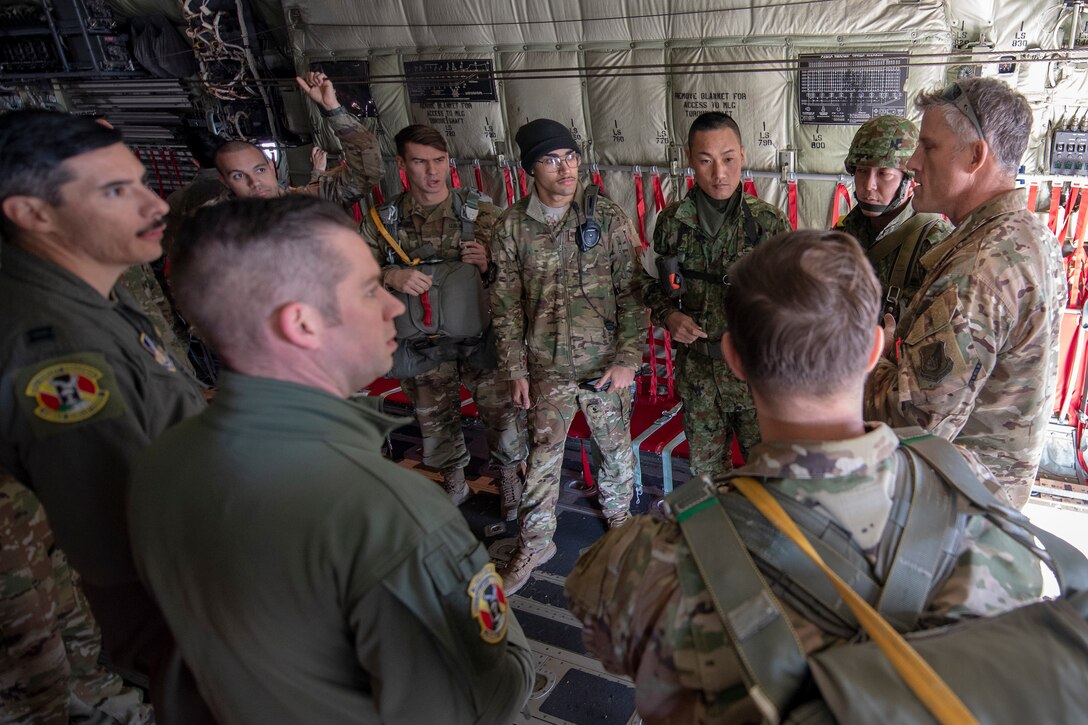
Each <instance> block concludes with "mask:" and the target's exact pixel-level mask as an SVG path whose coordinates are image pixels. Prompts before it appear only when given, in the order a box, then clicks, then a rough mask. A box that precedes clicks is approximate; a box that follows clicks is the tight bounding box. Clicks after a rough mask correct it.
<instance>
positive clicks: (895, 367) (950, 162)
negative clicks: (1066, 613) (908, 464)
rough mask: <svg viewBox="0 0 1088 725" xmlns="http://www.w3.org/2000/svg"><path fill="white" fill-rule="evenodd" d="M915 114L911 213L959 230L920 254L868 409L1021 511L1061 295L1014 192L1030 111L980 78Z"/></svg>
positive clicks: (1044, 243)
mask: <svg viewBox="0 0 1088 725" xmlns="http://www.w3.org/2000/svg"><path fill="white" fill-rule="evenodd" d="M916 105H917V106H918V107H919V108H921V109H922V110H923V111H924V114H925V115H924V116H923V118H922V132H921V136H920V140H919V146H918V149H917V150H916V151H915V153H914V156H913V157H912V158H911V160H910V164H909V168H910V169H911V170H912V171H914V172H915V180H916V182H917V184H918V186H917V188H916V190H915V195H914V206H915V208H916V209H918V210H919V211H931V212H943V213H944V214H945V215H947V216H948V217H949V218H950V219H951V220H952V223H953V224H955V225H956V230H955V232H953V233H952V234H951V235H950V236H949V237H948V238H947V239H945V240H944V241H943V242H941V243H940V244H939V245H937V246H936V247H935V248H934V249H932V250H931V251H930V252H929V253H928V254H926V255H925V257H923V258H922V265H923V266H924V267H925V268H926V270H927V274H926V278H925V280H924V281H923V283H922V285H921V287H920V288H919V290H918V292H917V294H916V295H915V297H914V301H913V303H912V304H911V306H910V308H909V309H908V310H907V311H906V313H905V314H904V315H903V316H902V318H900V320H899V321H898V325H897V326H895V329H894V332H893V331H892V330H891V329H890V325H889V326H888V327H889V329H888V337H889V344H888V349H887V351H886V359H884V360H881V361H880V364H879V365H878V366H877V368H876V370H875V371H874V372H873V374H872V376H871V378H870V380H869V385H868V390H867V394H866V400H865V410H866V414H867V415H868V416H870V417H872V418H874V419H880V420H885V421H888V422H889V423H891V424H892V425H919V426H921V427H923V428H925V429H926V430H928V431H930V432H932V433H935V434H937V435H940V436H942V437H943V438H947V439H949V440H954V441H955V442H956V443H958V444H959V445H961V446H964V447H966V448H970V449H972V450H974V451H975V452H976V453H977V454H978V456H979V458H980V459H981V460H982V462H983V463H984V464H985V465H986V466H987V467H988V468H989V469H990V470H991V471H993V473H994V475H995V476H996V477H997V480H999V481H1000V482H1001V483H1002V485H1003V486H1005V488H1006V490H1007V491H1008V493H1009V497H1010V498H1011V499H1012V501H1013V503H1014V504H1015V505H1016V506H1017V507H1020V508H1022V507H1023V506H1024V504H1025V503H1027V500H1028V496H1029V495H1030V493H1031V487H1032V484H1033V483H1034V481H1035V474H1036V473H1037V471H1038V468H1039V460H1040V458H1041V456H1042V450H1043V445H1044V443H1045V440H1046V423H1047V419H1048V418H1049V416H1050V411H1051V404H1052V401H1053V396H1054V389H1055V386H1056V382H1057V361H1058V344H1059V326H1060V324H1061V316H1062V311H1063V310H1064V308H1065V302H1066V294H1067V289H1066V282H1065V278H1064V273H1063V269H1062V260H1061V253H1060V249H1059V246H1058V243H1057V241H1056V240H1055V238H1054V235H1053V234H1051V233H1050V231H1049V230H1048V229H1047V228H1046V227H1045V226H1044V225H1043V224H1042V223H1040V222H1039V221H1038V220H1037V219H1036V218H1035V215H1034V214H1033V213H1032V212H1031V211H1030V210H1028V209H1027V208H1026V200H1025V193H1024V191H1023V190H1017V189H1015V188H1014V187H1015V184H1016V182H1015V177H1016V172H1017V168H1018V166H1019V164H1020V158H1021V156H1023V153H1024V149H1025V148H1026V145H1027V140H1028V136H1029V134H1030V130H1031V109H1030V107H1029V106H1028V103H1027V101H1026V100H1025V99H1024V97H1023V96H1021V95H1020V94H1019V93H1017V92H1015V91H1013V90H1011V89H1010V88H1009V87H1008V86H1007V85H1006V84H1005V83H1003V82H1002V81H999V80H996V79H986V78H972V79H967V80H962V81H958V82H957V83H955V84H953V85H952V86H949V87H948V88H947V89H945V90H944V91H943V92H937V93H924V94H921V95H920V96H919V98H918V100H917V101H916Z"/></svg>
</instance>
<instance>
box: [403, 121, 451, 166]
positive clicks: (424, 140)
mask: <svg viewBox="0 0 1088 725" xmlns="http://www.w3.org/2000/svg"><path fill="white" fill-rule="evenodd" d="M393 143H395V144H396V145H397V156H400V157H401V158H402V159H403V158H404V150H405V147H406V146H407V145H408V144H410V143H415V144H419V145H420V146H429V147H431V148H432V149H434V150H435V151H441V152H442V153H444V154H448V153H449V152H450V151H449V147H448V146H447V145H446V138H445V137H444V136H443V135H442V134H440V133H439V132H438V130H437V129H436V128H434V127H433V126H425V125H424V124H422V123H413V124H412V125H411V126H405V127H404V128H402V129H401V130H400V131H398V132H397V135H396V136H394V137H393Z"/></svg>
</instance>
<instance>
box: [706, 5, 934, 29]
mask: <svg viewBox="0 0 1088 725" xmlns="http://www.w3.org/2000/svg"><path fill="white" fill-rule="evenodd" d="M947 17H948V16H947V14H946V11H945V4H944V3H943V2H941V1H940V0H921V1H920V2H917V3H913V2H912V3H909V4H907V3H901V2H895V1H894V0H881V1H877V2H874V0H836V1H835V2H829V3H814V4H810V5H800V4H797V5H795V4H792V3H775V4H773V5H772V6H771V7H766V8H761V9H760V10H759V11H758V12H757V13H755V14H754V15H753V18H752V20H753V25H752V30H751V33H752V34H753V35H770V36H774V35H777V36H782V35H785V36H796V35H809V36H815V35H823V36H832V37H836V36H838V37H847V36H856V35H859V34H860V35H863V36H864V35H866V34H871V33H872V34H875V33H897V32H907V33H910V32H913V33H915V34H917V35H918V36H921V35H926V34H930V33H944V32H947V31H948V21H947ZM716 30H717V29H716V28H715V31H716ZM715 34H716V35H717V32H715Z"/></svg>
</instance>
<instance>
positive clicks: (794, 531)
mask: <svg viewBox="0 0 1088 725" xmlns="http://www.w3.org/2000/svg"><path fill="white" fill-rule="evenodd" d="M729 483H730V484H731V485H732V486H735V487H736V489H737V490H738V491H740V492H741V493H742V494H743V495H744V496H745V498H747V499H748V500H749V501H751V502H752V505H754V506H755V507H756V508H757V509H758V510H759V512H760V513H761V514H763V515H764V516H766V517H767V520H768V521H770V522H771V523H772V524H774V526H775V527H777V528H778V530H779V531H781V532H782V533H784V534H785V535H786V536H788V537H789V538H790V540H791V541H792V542H793V543H794V544H796V545H797V547H798V548H799V549H801V551H803V552H805V554H806V555H807V556H808V557H809V558H810V559H812V561H813V563H814V564H816V566H817V567H819V569H820V571H822V572H823V573H824V574H825V575H826V576H827V578H828V579H830V580H831V584H832V585H833V586H834V587H835V589H836V590H837V591H838V592H839V596H841V597H842V598H843V601H844V602H846V604H847V606H849V607H850V609H851V611H853V612H854V616H856V617H857V618H858V622H860V623H861V625H862V627H864V628H865V631H866V632H868V634H869V637H870V638H872V640H873V642H875V643H876V645H877V647H879V648H880V651H881V652H883V653H884V656H885V657H887V658H888V661H889V662H891V664H892V667H894V668H895V671H896V672H898V673H899V676H900V677H902V678H903V681H904V682H905V683H906V684H907V686H908V687H909V688H910V689H911V691H912V692H913V693H914V694H915V696H916V697H917V698H918V699H919V700H921V701H922V704H923V705H925V706H926V709H928V710H929V711H930V713H932V715H933V717H934V718H936V719H937V721H938V722H939V723H941V724H942V725H970V724H974V725H977V723H978V720H976V719H975V717H974V716H973V715H972V714H971V711H970V710H968V709H967V706H966V705H964V704H963V702H962V701H961V700H960V699H959V698H958V697H956V693H954V692H952V690H951V689H950V688H949V687H948V685H947V684H945V681H944V680H942V679H941V676H940V675H938V674H937V673H936V672H934V671H933V668H932V667H930V666H929V664H928V663H927V662H926V661H925V660H924V659H922V658H921V656H920V655H919V654H918V653H917V652H916V651H915V650H914V648H912V647H911V646H910V645H909V644H908V643H907V641H906V640H905V639H903V637H902V636H901V635H900V634H899V633H898V632H896V631H895V630H894V629H893V628H892V626H891V625H890V624H888V623H887V622H886V621H884V618H883V617H881V616H880V615H879V614H878V613H877V612H876V610H874V609H873V608H872V607H871V606H869V604H868V602H866V601H865V600H864V599H862V598H861V597H860V596H858V594H857V593H856V592H854V590H853V589H851V588H850V586H849V585H848V584H847V583H846V582H844V581H843V580H842V579H840V578H839V575H838V574H836V573H835V572H834V571H833V570H832V569H831V568H830V567H828V565H827V564H825V563H824V561H823V559H822V558H820V555H819V554H818V553H817V552H816V550H815V549H813V548H812V545H811V544H810V543H809V542H808V539H806V538H805V537H804V535H803V534H802V533H801V531H800V529H798V528H797V525H796V524H794V523H793V520H792V519H791V518H790V517H789V514H787V513H786V512H785V510H783V508H782V506H781V505H779V503H778V502H777V501H775V500H774V497H773V496H771V494H769V493H767V491H766V489H764V488H763V486H762V485H761V484H760V483H759V482H758V481H756V480H755V479H753V478H745V477H740V478H733V479H730V480H729Z"/></svg>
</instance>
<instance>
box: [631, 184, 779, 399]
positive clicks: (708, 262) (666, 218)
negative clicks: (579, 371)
mask: <svg viewBox="0 0 1088 725" xmlns="http://www.w3.org/2000/svg"><path fill="white" fill-rule="evenodd" d="M700 193H702V192H701V191H700V190H699V187H698V186H695V187H692V190H691V191H690V192H689V193H688V195H687V196H685V197H684V199H683V200H682V201H679V202H675V203H673V204H670V205H669V206H668V207H666V208H665V209H664V211H662V212H661V214H660V216H658V217H657V223H656V224H655V225H654V245H653V256H654V257H666V256H672V255H676V256H678V257H680V266H681V267H683V268H684V269H686V270H688V271H693V272H701V273H705V274H711V275H714V276H715V277H717V278H721V279H724V277H725V274H726V271H727V270H728V269H729V266H730V265H731V264H733V262H735V261H737V260H738V259H740V258H741V257H743V256H744V255H745V254H747V253H748V252H750V251H751V250H752V247H753V246H754V245H753V240H751V239H749V238H748V234H747V233H746V230H745V221H746V217H747V216H748V215H750V218H751V220H752V221H753V222H754V229H753V231H754V233H755V236H756V239H755V240H754V241H755V243H758V242H760V241H763V240H766V239H770V238H771V237H773V236H775V235H776V234H778V233H780V232H785V231H789V229H790V224H789V220H788V219H786V215H785V214H783V213H782V210H781V209H779V208H778V207H776V206H773V205H771V204H768V203H767V202H765V201H761V200H759V199H757V198H755V197H754V196H747V195H743V194H742V192H741V191H740V189H739V187H738V190H737V192H736V193H738V194H742V197H741V203H742V204H744V205H745V206H746V207H747V209H748V214H745V213H744V211H743V210H742V209H741V207H740V206H739V205H738V206H737V209H736V211H735V212H734V214H733V215H732V216H731V217H729V218H727V219H726V220H725V223H723V224H722V228H721V229H719V230H718V235H717V237H715V238H714V239H710V238H709V237H708V236H707V234H706V233H705V232H703V231H702V230H701V229H700V228H699V220H698V216H697V213H696V206H695V195H696V194H700ZM646 269H653V272H652V273H648V272H647V271H646V270H645V269H644V270H643V272H642V273H641V277H640V283H641V288H642V298H643V300H644V301H645V302H646V304H647V305H649V307H650V319H651V321H652V322H653V323H654V324H655V325H658V326H661V327H664V326H665V318H666V317H668V316H669V314H670V313H672V312H673V311H675V310H680V311H682V312H683V313H684V314H686V315H688V316H689V317H691V318H692V319H693V320H695V322H696V323H697V324H698V325H699V326H700V327H701V328H702V329H703V331H705V332H706V334H707V336H708V339H709V340H710V341H715V340H719V339H721V336H722V335H723V334H725V332H726V322H725V285H724V284H718V283H714V282H709V281H704V280H700V279H694V278H691V277H688V278H687V279H685V285H686V287H687V290H686V291H685V292H684V296H683V298H682V299H681V300H680V301H679V302H678V301H677V300H670V299H668V298H667V297H666V296H665V291H664V290H663V289H662V288H661V282H660V280H658V278H657V269H656V268H655V267H654V266H653V265H652V264H651V265H649V266H647V267H646ZM681 303H682V304H681ZM688 355H689V349H688V347H687V346H686V345H680V346H679V352H678V355H677V361H678V364H679V365H680V366H681V367H683V365H684V360H685V359H686V358H687V356H688ZM718 367H720V368H721V370H722V371H723V372H722V374H723V375H726V376H728V380H719V381H718V385H719V387H720V388H723V389H724V391H726V392H727V393H728V394H729V397H731V398H732V399H733V400H734V401H748V402H745V403H744V404H743V407H745V408H751V407H752V406H751V402H750V400H751V398H750V395H749V393H748V385H747V384H746V383H744V382H743V381H741V380H738V379H737V378H736V377H735V376H734V375H733V374H732V372H730V371H729V370H728V369H727V368H726V366H724V365H721V366H718Z"/></svg>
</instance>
